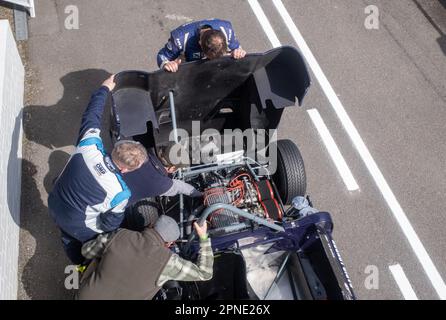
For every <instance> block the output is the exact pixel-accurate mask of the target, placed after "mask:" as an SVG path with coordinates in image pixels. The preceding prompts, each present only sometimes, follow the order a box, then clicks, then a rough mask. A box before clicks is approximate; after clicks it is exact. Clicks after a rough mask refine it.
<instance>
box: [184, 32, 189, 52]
mask: <svg viewBox="0 0 446 320" xmlns="http://www.w3.org/2000/svg"><path fill="white" fill-rule="evenodd" d="M187 40H189V32H186V34H185V35H184V50H186V45H187Z"/></svg>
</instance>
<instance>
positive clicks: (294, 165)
mask: <svg viewBox="0 0 446 320" xmlns="http://www.w3.org/2000/svg"><path fill="white" fill-rule="evenodd" d="M273 181H274V183H275V184H276V186H277V189H278V191H279V194H280V197H281V199H282V202H283V204H284V205H290V204H291V201H292V200H293V198H294V197H297V196H305V192H306V190H307V176H306V174H305V166H304V160H303V159H302V155H301V154H300V151H299V149H298V148H297V146H296V145H295V144H294V142H292V141H291V140H278V141H277V170H276V173H275V174H274V175H273Z"/></svg>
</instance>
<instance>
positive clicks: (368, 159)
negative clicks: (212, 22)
mask: <svg viewBox="0 0 446 320" xmlns="http://www.w3.org/2000/svg"><path fill="white" fill-rule="evenodd" d="M248 2H249V4H250V5H251V8H253V11H254V13H255V14H256V16H257V18H258V20H259V22H260V23H261V24H262V23H263V22H265V20H266V22H268V25H269V26H267V27H265V26H263V25H262V26H263V29H264V31H265V33H266V35H267V36H268V38H269V39H270V42H271V43H273V42H275V39H278V38H277V35H276V34H275V32H274V30H273V29H272V27H271V25H270V24H269V21H268V19H267V18H266V16H265V13H264V12H263V9H262V8H261V7H260V5H259V3H258V1H257V0H248ZM273 4H274V6H275V7H276V9H277V11H278V12H279V14H280V16H281V17H282V19H283V21H284V23H285V25H286V26H287V28H288V30H289V31H290V33H291V35H292V37H293V39H294V41H295V42H296V44H297V46H298V47H299V49H300V50H301V52H302V54H303V55H304V57H305V59H306V61H307V63H308V64H309V66H310V68H311V70H312V71H313V74H314V75H315V77H316V78H317V80H318V82H319V84H320V85H321V88H322V90H323V91H324V93H325V95H326V96H327V98H328V100H329V101H330V104H331V106H332V107H333V110H334V111H335V113H336V115H337V116H338V118H339V120H340V121H341V123H342V125H343V127H344V129H345V131H346V132H347V134H348V136H349V137H350V139H351V140H352V142H353V145H354V146H355V148H356V150H357V151H358V153H359V155H360V156H361V159H362V160H363V162H364V164H365V166H366V167H367V169H368V171H369V173H370V175H371V176H372V178H373V180H374V181H375V183H376V185H377V187H378V189H379V190H380V192H381V194H382V196H383V198H384V200H385V201H386V203H387V205H388V207H389V208H390V210H391V211H392V213H393V216H394V217H395V219H396V221H397V222H398V224H399V226H400V228H401V230H402V232H403V234H404V235H405V236H406V238H407V240H408V241H409V244H410V246H411V248H412V250H413V252H414V253H415V255H416V257H417V259H418V261H419V262H420V264H421V265H422V267H423V269H424V271H425V272H426V275H427V276H428V278H429V281H430V282H431V284H432V286H433V287H434V289H435V291H436V292H437V294H438V296H439V297H440V299H442V300H446V284H445V282H444V280H443V279H442V277H441V275H440V273H439V272H438V270H437V268H436V267H435V265H434V263H433V261H432V259H431V258H430V256H429V254H428V253H427V251H426V249H425V247H424V245H423V243H422V242H421V240H420V238H419V237H418V235H417V233H416V232H415V229H414V228H413V226H412V224H411V223H410V221H409V219H408V218H407V215H406V214H405V212H404V211H403V209H402V208H401V205H400V204H399V202H398V200H397V199H396V197H395V195H394V193H393V191H392V189H390V186H389V184H388V183H387V181H386V179H385V178H384V176H383V174H382V172H381V170H380V169H379V168H378V165H377V164H376V162H375V160H374V159H373V157H372V155H371V154H370V152H369V150H368V148H367V146H366V145H365V143H364V141H363V140H362V138H361V136H360V135H359V132H358V130H357V129H356V127H355V125H354V124H353V122H352V121H351V119H350V117H349V115H348V114H347V112H346V111H345V108H344V106H343V105H342V103H341V101H340V100H339V98H338V96H337V95H336V93H335V91H334V89H333V87H332V86H331V84H330V82H329V81H328V79H327V77H326V76H325V74H324V72H323V71H322V69H321V67H320V66H319V63H318V62H317V60H316V58H315V57H314V55H313V53H312V52H311V50H310V48H309V47H308V45H307V43H306V42H305V39H304V38H303V36H302V34H301V33H300V31H299V29H298V28H297V26H296V24H295V23H294V21H293V19H292V18H291V16H290V14H289V13H288V11H287V9H286V8H285V6H284V5H283V3H282V1H281V0H273ZM254 8H255V9H254ZM279 43H280V42H279Z"/></svg>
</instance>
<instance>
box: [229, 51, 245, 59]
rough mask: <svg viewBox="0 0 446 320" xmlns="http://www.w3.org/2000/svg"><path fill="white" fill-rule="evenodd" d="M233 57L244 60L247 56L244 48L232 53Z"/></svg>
mask: <svg viewBox="0 0 446 320" xmlns="http://www.w3.org/2000/svg"><path fill="white" fill-rule="evenodd" d="M231 56H232V57H233V58H234V59H236V60H239V59H242V58H244V57H245V56H246V51H245V50H243V49H242V48H237V49H234V50H233V51H232V52H231Z"/></svg>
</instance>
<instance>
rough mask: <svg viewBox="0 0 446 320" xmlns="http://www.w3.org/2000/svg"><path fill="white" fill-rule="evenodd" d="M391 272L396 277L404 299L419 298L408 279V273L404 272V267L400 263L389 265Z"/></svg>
mask: <svg viewBox="0 0 446 320" xmlns="http://www.w3.org/2000/svg"><path fill="white" fill-rule="evenodd" d="M389 269H390V272H391V273H392V276H393V278H395V281H396V284H397V285H398V288H400V291H401V293H402V294H403V297H404V299H406V300H418V297H417V295H416V294H415V291H414V290H413V288H412V285H411V284H410V282H409V279H407V277H406V274H405V273H404V270H403V268H402V267H401V265H399V264H395V265H393V266H389Z"/></svg>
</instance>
